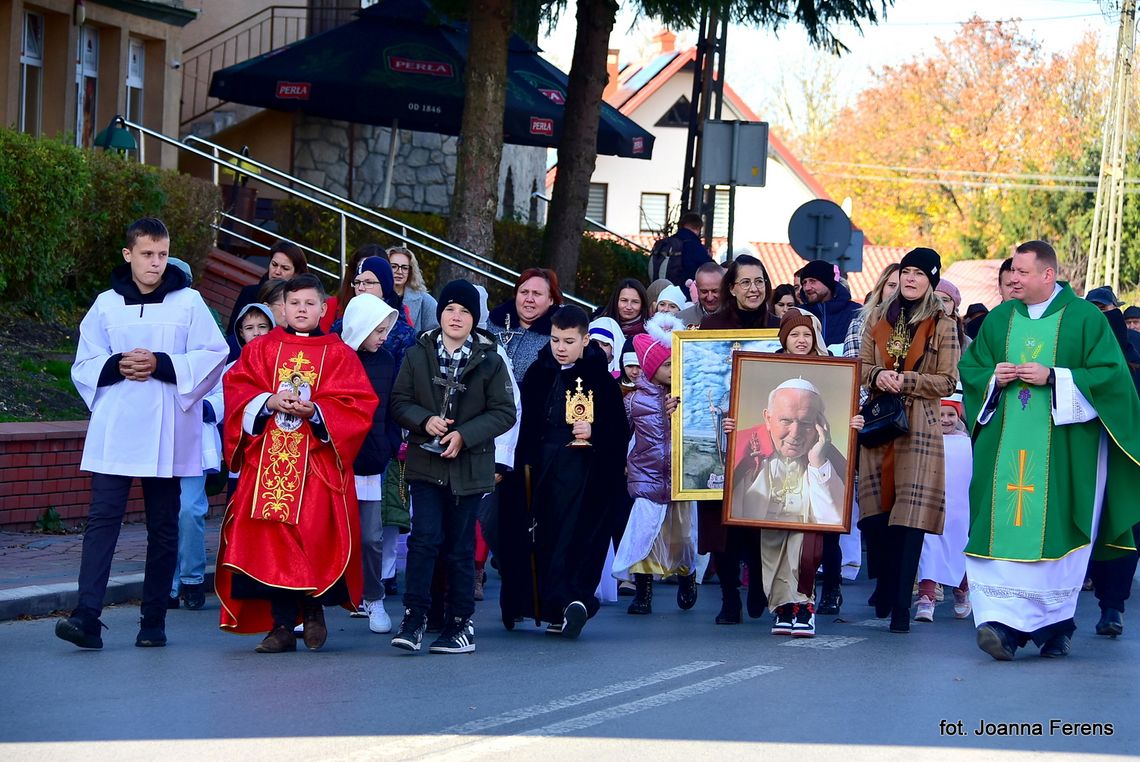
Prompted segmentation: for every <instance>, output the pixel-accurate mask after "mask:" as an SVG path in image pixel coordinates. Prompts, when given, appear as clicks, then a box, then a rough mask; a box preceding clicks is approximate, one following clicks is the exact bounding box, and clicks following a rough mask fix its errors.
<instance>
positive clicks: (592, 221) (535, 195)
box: [530, 191, 651, 252]
mask: <svg viewBox="0 0 1140 762" xmlns="http://www.w3.org/2000/svg"><path fill="white" fill-rule="evenodd" d="M530 195H531V197H533V198H537V199H541V200H543V201H545V202H546V203H548V204H549V203H550V197H549V196H544V195H542V194H541V193H539V192H538V191H535V192H534V193H532V194H530ZM582 219H584V220H586V222H588V223H590V224H591V225H593V226H594V227H596V228H600V229H601V230H603V231H605V232H606V233H609V234H610V235H612V236H613V237H615V238H620V239H621V240H623V241H625V242H626V243H628V244H629V245H630V246H632V247H634V248H635V249H641V250H642V251H644V252H649V251H651V249H647V248H645V247H644V246H642V245H641V244H640V243H638V242H637V241H631V240H630V239H628V238H626V237H625V236H623V235H622V234H621V233H619V232H617V231H616V230H611V229H610V228H608V227H606V226H605V225H603V224H602V223H600V222H598V221H597V220H595V219H592V218H590V217H583V218H582Z"/></svg>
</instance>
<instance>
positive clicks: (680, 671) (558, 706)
mask: <svg viewBox="0 0 1140 762" xmlns="http://www.w3.org/2000/svg"><path fill="white" fill-rule="evenodd" d="M722 664H724V662H723V661H693V662H689V663H688V664H681V665H679V666H676V667H671V668H669V669H663V670H661V671H659V672H654V673H652V674H650V675H645V676H643V677H635V678H633V679H631V680H623V681H622V682H620V683H613V684H611V685H606V686H603V687H601V688H594V689H592V690H588V691H583V692H581V693H575V694H572V695H570V696H566V697H565V698H560V699H554V700H553V701H548V702H546V703H544V704H534V705H533V706H527V707H522V708H520V709H511V710H509V711H506V712H502V713H500V714H495V715H491V716H490V717H484V718H483V719H480V720H471V721H470V722H464V723H461V724H459V725H452V726H450V727H447V728H443V729H442V730H439V731H436V732H434V733H431V734H428V735H422V736H415V737H412V738H408V739H407V740H406V741H405V742H403V743H401V744H399V748H398V749H392V748H390V747H389V748H385V749H383V750H380V749H368V750H362V751H361V752H359V753H357V754H354V755H352V756H353V758H360V759H375V758H376V753H377V752H378V751H382V754H383V757H384V758H387V759H396V758H400V757H403V756H406V755H408V754H410V753H412V752H414V751H415V750H416V749H420V748H423V747H425V746H434V745H437V744H439V743H440V742H441V740H443V739H444V738H445V737H447V736H467V735H474V734H476V733H485V732H486V731H488V730H493V729H494V728H497V727H501V726H503V725H509V724H510V723H512V722H520V721H522V720H528V719H530V718H532V717H538V716H539V715H543V714H550V713H551V712H559V711H562V710H564V709H572V708H573V707H576V706H580V705H582V704H587V703H589V702H591V701H599V700H601V699H605V698H610V697H611V696H616V695H619V694H621V693H628V692H629V691H636V690H640V689H642V688H648V687H649V686H651V685H657V684H658V683H663V682H665V681H666V680H674V679H676V678H678V677H685V676H686V675H691V674H693V673H694V672H700V671H702V670H706V669H712V668H713V667H719V666H721V665H722Z"/></svg>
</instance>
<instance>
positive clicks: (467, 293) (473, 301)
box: [435, 278, 479, 325]
mask: <svg viewBox="0 0 1140 762" xmlns="http://www.w3.org/2000/svg"><path fill="white" fill-rule="evenodd" d="M449 304H458V305H459V306H461V307H465V308H466V309H467V311H468V312H470V313H471V317H472V319H473V320H474V321H475V322H474V323H473V325H478V324H479V292H478V291H477V290H476V289H475V287H474V286H472V285H471V284H470V283H468V282H467V281H465V280H463V279H462V278H460V279H459V280H453V281H451V282H450V283H448V284H447V285H446V286H444V287H443V291H442V292H441V293H440V295H439V302H437V303H436V305H435V319H436V320H439V321H442V320H443V308H444V307H446V306H447V305H449Z"/></svg>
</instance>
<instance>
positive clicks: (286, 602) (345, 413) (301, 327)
mask: <svg viewBox="0 0 1140 762" xmlns="http://www.w3.org/2000/svg"><path fill="white" fill-rule="evenodd" d="M324 313H325V292H324V289H323V288H322V287H321V283H320V281H319V280H317V278H316V277H314V276H312V275H299V276H297V277H296V278H293V279H292V280H291V281H289V285H288V286H286V288H285V319H286V323H287V327H285V328H282V327H280V326H279V327H277V328H274V329H273V330H272V331H270V332H269V333H268V334H266V335H265V336H262V337H259V338H257V339H255V340H253V341H252V342H250V343H249V344H248V345H247V346H246V347H245V349H244V350H243V351H242V354H241V358H240V359H239V360H238V361H237V363H236V364H235V365H234V367H233V368H232V369H231V370H230V371H229V372H228V373H227V374H226V375H225V378H224V380H223V387H224V391H225V401H226V405H225V408H226V425H225V456H226V461H227V463H228V464H229V466H230V469H231V470H232V471H238V470H239V469H240V471H241V478H240V480H239V482H238V487H237V490H236V491H235V492H234V496H233V499H232V500H231V501H230V503H229V505H228V506H227V507H226V515H225V518H224V520H223V522H222V537H221V546H220V548H219V550H218V569H217V576H216V583H215V584H216V588H217V593H218V598H219V599H220V600H221V603H222V613H221V627H222V629H223V630H228V631H230V632H236V633H246V634H248V633H260V632H266V631H268V633H269V634H268V635H266V637H265V639H264V640H262V641H261V643H260V644H259V645H258V646H257V648H256V650H257V651H258V652H259V653H280V652H282V651H294V650H296V648H297V638H296V636H295V635H294V634H293V628H294V626H295V625H296V624H297V623H298V622H301V623H303V625H304V641H305V645H306V646H308V648H310V649H312V650H315V649H318V648H320V647H321V646H322V645H324V643H325V638H326V637H327V635H328V630H327V628H326V627H325V616H324V609H323V607H324V606H343V607H344V608H346V609H348V610H350V611H352V610H355V605H354V603H353V602H355V601H358V600H360V595H361V581H362V580H361V568H362V567H361V562H360V544H359V543H360V527H359V523H360V517H359V513H358V509H357V504H356V490H355V485H354V479H353V473H352V463H353V461H354V460H355V459H356V455H357V452H358V451H359V450H360V446H361V444H362V442H363V441H364V437H365V436H366V435H367V433H368V430H369V427H370V426H371V425H372V413H373V411H374V410H375V408H376V405H377V399H376V395H375V394H374V393H373V391H372V385H371V384H370V383H369V381H368V377H367V376H366V375H365V373H364V369H363V367H361V365H360V360H359V359H358V358H357V357H356V353H355V352H353V351H352V349H351V348H349V347H348V345H346V344H345V343H344V342H343V341H342V340H341V339H340V337H339V336H335V335H325V334H322V333H321V331H320V328H319V327H318V325H319V322H320V319H321V317H322V316H323V315H324Z"/></svg>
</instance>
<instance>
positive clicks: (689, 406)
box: [670, 328, 780, 500]
mask: <svg viewBox="0 0 1140 762" xmlns="http://www.w3.org/2000/svg"><path fill="white" fill-rule="evenodd" d="M779 334H780V332H779V331H778V330H776V329H774V328H758V329H752V330H733V331H674V332H673V355H672V359H673V375H672V380H671V383H672V388H673V394H674V395H676V396H677V397H679V398H680V400H681V402H680V405H679V407H678V409H677V412H676V413H674V414H673V416H672V421H671V423H672V434H673V447H672V451H673V452H672V463H671V464H670V468H671V473H672V477H673V478H672V484H673V488H672V499H673V500H720V499H721V498H722V497H723V496H724V491H723V490H724V479H725V466H726V460H725V458H724V454H725V453H726V452H727V451H728V450H727V446H728V443H727V439H726V438H725V437H724V436H723V433H722V432H721V430H720V424H721V420H722V419H723V416H724V412H725V411H726V410H727V409H728V402H729V399H730V398H729V396H728V395H729V392H730V390H731V379H732V355H733V352H737V351H745V350H753V351H762V352H770V351H775V350H776V349H779V348H780V338H779ZM722 371H723V372H722ZM722 403H723V404H722ZM718 410H719V413H718V412H717V411H718Z"/></svg>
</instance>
